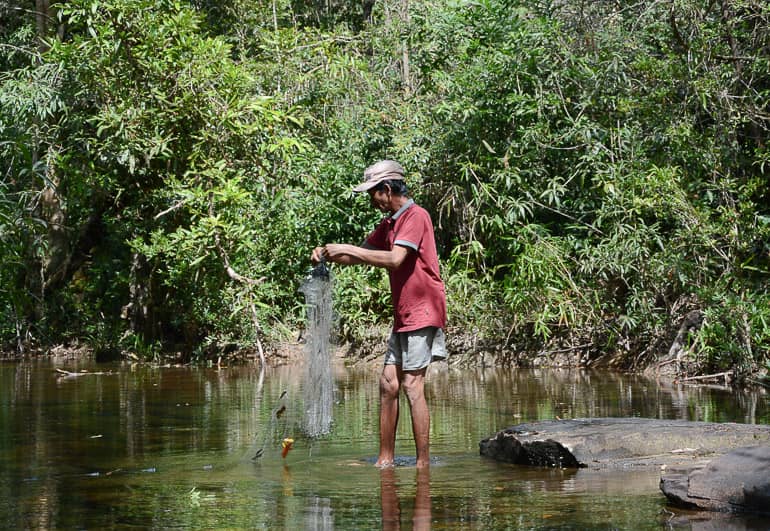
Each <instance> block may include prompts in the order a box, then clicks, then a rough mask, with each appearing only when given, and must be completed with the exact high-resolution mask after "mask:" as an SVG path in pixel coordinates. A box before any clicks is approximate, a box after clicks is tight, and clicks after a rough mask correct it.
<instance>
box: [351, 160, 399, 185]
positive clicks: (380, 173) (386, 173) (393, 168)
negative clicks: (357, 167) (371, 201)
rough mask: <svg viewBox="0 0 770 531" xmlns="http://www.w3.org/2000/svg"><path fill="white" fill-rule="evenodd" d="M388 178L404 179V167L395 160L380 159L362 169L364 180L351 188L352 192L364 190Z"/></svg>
mask: <svg viewBox="0 0 770 531" xmlns="http://www.w3.org/2000/svg"><path fill="white" fill-rule="evenodd" d="M390 179H398V180H401V181H403V180H404V168H403V167H402V166H401V164H399V163H398V162H396V161H395V160H381V161H380V162H377V163H375V164H372V165H371V166H369V167H368V168H366V170H364V182H362V183H361V184H359V185H358V186H356V187H355V188H353V191H354V192H366V191H367V190H370V189H372V188H374V187H375V186H377V185H378V184H380V183H381V182H382V181H388V180H390Z"/></svg>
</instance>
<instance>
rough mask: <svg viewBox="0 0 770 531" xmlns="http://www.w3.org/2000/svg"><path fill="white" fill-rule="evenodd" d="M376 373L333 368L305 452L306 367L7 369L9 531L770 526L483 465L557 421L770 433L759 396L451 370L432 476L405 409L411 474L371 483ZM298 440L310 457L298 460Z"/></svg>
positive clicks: (560, 477)
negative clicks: (731, 425) (321, 422)
mask: <svg viewBox="0 0 770 531" xmlns="http://www.w3.org/2000/svg"><path fill="white" fill-rule="evenodd" d="M56 368H60V369H65V370H67V371H71V372H78V371H82V370H87V371H90V373H92V374H88V375H83V376H66V375H62V374H59V373H57V372H55V369H56ZM378 370H379V368H378V367H372V366H366V367H355V366H354V367H344V366H342V365H340V366H338V367H336V369H335V371H334V380H335V395H334V406H333V424H332V431H331V433H330V434H328V435H325V436H321V437H317V438H313V439H308V438H306V437H304V436H303V434H302V426H303V409H304V405H303V403H302V400H303V393H302V385H303V382H302V379H303V371H302V370H301V368H299V367H296V366H282V367H273V368H268V369H266V370H265V371H260V369H259V367H258V366H257V367H255V366H247V367H244V366H239V367H228V368H220V369H217V368H193V367H150V366H147V365H131V364H108V365H104V364H99V365H96V364H93V363H91V362H87V361H75V360H69V361H67V360H64V361H59V362H54V361H51V360H45V361H42V360H38V361H22V362H0V522H2V525H3V527H4V528H8V529H41V528H42V529H51V528H63V529H72V528H77V529H100V528H142V529H148V528H159V529H160V528H162V529H167V528H198V529H199V528H206V529H217V528H231V529H233V528H235V529H238V528H249V529H260V528H261V529H292V530H293V529H400V528H403V529H428V528H432V529H671V528H675V529H725V528H732V529H770V519H763V518H748V517H740V516H732V517H723V516H720V517H715V518H709V519H706V520H703V519H701V518H700V517H698V516H697V515H693V514H688V513H687V512H683V511H677V510H673V509H671V508H670V507H668V506H667V504H666V500H665V497H664V496H663V495H662V494H661V492H660V491H659V489H658V481H659V478H660V471H659V470H593V469H591V468H590V467H589V468H587V469H580V470H551V469H536V468H526V467H517V466H513V465H508V464H501V463H497V462H493V461H490V460H488V459H486V458H483V457H480V456H479V451H478V443H479V440H480V439H482V438H484V437H487V436H490V435H492V434H494V433H495V432H496V431H498V430H499V429H502V428H504V427H506V426H510V425H513V424H518V423H521V422H530V421H535V420H543V419H553V418H556V417H559V418H579V417H628V416H638V417H649V418H659V419H685V420H702V421H711V422H740V423H759V424H768V423H770V400H769V398H768V393H767V392H766V391H765V390H764V389H762V388H760V389H755V390H750V391H735V390H732V389H729V388H726V387H721V386H704V385H689V386H685V385H672V384H662V383H659V382H656V381H654V380H649V379H645V378H642V377H639V376H633V375H623V374H618V373H612V372H592V371H582V370H580V371H578V370H515V369H500V368H497V369H484V370H482V369H479V370H469V369H455V368H451V367H448V366H447V365H446V364H438V365H435V366H432V367H431V369H430V373H429V375H428V380H427V382H428V383H427V388H426V394H427V398H428V401H429V405H430V409H431V415H432V418H431V421H432V423H431V453H432V465H431V467H430V469H429V470H426V471H418V470H417V469H415V468H414V467H413V466H409V458H410V457H412V456H413V454H414V451H413V445H412V440H411V426H410V423H409V414H408V407H407V406H406V405H405V404H403V403H402V408H403V409H402V415H401V420H400V423H399V427H398V434H397V447H396V450H397V455H398V456H399V457H400V459H401V460H402V461H403V462H404V463H406V464H405V465H404V466H398V467H396V468H395V469H390V470H384V471H381V470H379V469H377V468H375V467H374V466H372V462H373V460H374V458H375V456H376V452H377V412H378V398H377V379H378ZM282 394H284V397H283V398H281V396H282ZM281 407H285V410H284V411H281ZM279 411H281V413H280V414H279ZM284 438H293V439H294V440H295V442H294V445H293V447H292V448H291V449H290V451H289V452H288V454H287V455H286V457H285V458H284V457H282V456H281V441H282V440H283V439H284ZM260 450H261V452H259V451H260ZM257 453H260V454H261V456H260V457H258V458H256V459H254V457H255V455H256V454H257Z"/></svg>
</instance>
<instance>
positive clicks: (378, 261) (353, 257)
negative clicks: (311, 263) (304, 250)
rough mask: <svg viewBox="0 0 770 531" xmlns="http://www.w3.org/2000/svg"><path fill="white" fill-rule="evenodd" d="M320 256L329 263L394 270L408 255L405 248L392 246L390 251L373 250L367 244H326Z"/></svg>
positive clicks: (407, 250)
mask: <svg viewBox="0 0 770 531" xmlns="http://www.w3.org/2000/svg"><path fill="white" fill-rule="evenodd" d="M320 254H321V256H323V258H325V259H326V260H328V261H329V262H335V263H338V264H345V265H354V264H367V265H370V266H375V267H384V268H385V269H389V270H391V271H392V270H394V269H398V268H399V266H401V264H402V263H403V262H404V259H405V258H406V257H407V255H408V254H409V249H408V248H407V247H402V246H401V245H394V246H393V249H392V250H391V251H382V250H380V249H375V248H374V247H372V246H371V245H369V244H368V243H364V244H362V245H360V246H358V245H349V244H345V243H328V244H326V245H324V246H323V247H322V251H321V253H320Z"/></svg>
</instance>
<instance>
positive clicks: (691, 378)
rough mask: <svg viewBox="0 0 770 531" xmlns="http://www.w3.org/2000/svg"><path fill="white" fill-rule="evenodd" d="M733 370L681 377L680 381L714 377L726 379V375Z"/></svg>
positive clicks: (730, 373)
mask: <svg viewBox="0 0 770 531" xmlns="http://www.w3.org/2000/svg"><path fill="white" fill-rule="evenodd" d="M732 374H733V371H725V372H718V373H716V374H704V375H702V376H688V377H687V378H681V379H680V380H679V381H681V382H692V381H694V380H714V379H716V378H724V379H725V380H727V377H728V376H731V375H732Z"/></svg>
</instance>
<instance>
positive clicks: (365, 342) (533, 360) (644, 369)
mask: <svg viewBox="0 0 770 531" xmlns="http://www.w3.org/2000/svg"><path fill="white" fill-rule="evenodd" d="M388 333H389V330H388V329H387V328H386V327H373V328H371V329H370V330H368V331H366V333H364V334H361V335H360V336H359V338H358V339H357V340H356V341H351V342H344V343H341V342H339V341H337V342H336V344H335V346H334V348H333V356H334V358H335V359H337V360H338V361H339V362H341V363H344V364H347V365H366V364H369V363H374V364H376V363H379V360H380V358H381V357H382V355H383V353H384V348H385V344H386V338H387V335H388ZM296 337H297V338H298V339H295V340H286V341H278V342H269V343H265V344H263V345H261V347H260V348H262V354H263V355H264V359H265V363H266V365H268V366H281V365H291V364H296V363H301V362H302V360H303V359H304V356H305V348H306V347H305V342H304V340H303V337H302V334H301V333H298V334H297V335H296ZM447 350H448V351H449V354H450V356H449V360H448V362H449V364H450V365H451V366H453V367H458V368H468V369H470V368H482V369H484V368H491V367H501V368H553V369H608V370H615V371H620V372H625V373H631V374H642V375H645V376H647V377H650V378H656V379H661V380H664V381H668V382H674V383H678V382H681V383H689V384H719V385H725V386H735V385H738V386H743V385H757V386H764V387H766V388H770V375H769V372H770V371H769V370H768V367H767V366H765V367H759V366H758V367H754V368H752V369H751V370H748V371H747V370H746V369H742V370H740V371H738V370H735V369H734V368H726V369H724V370H719V371H715V372H702V371H699V370H698V369H699V367H698V365H697V364H696V363H694V362H692V361H690V360H689V359H688V358H687V357H686V356H684V357H683V356H681V355H679V353H678V352H674V351H673V349H669V350H668V352H660V353H658V354H657V355H651V356H649V359H648V360H647V361H646V362H644V363H640V360H639V359H638V358H636V359H633V358H632V357H631V356H630V355H629V354H628V353H626V352H620V351H615V352H606V351H601V350H599V349H598V348H597V347H596V346H594V345H591V344H578V345H569V344H564V343H559V342H558V341H552V342H551V343H550V344H549V345H547V346H544V347H542V348H539V349H531V348H530V349H523V348H518V347H517V345H515V344H511V343H506V342H505V341H503V340H500V339H491V338H485V337H480V336H479V335H478V334H474V333H467V332H464V331H461V330H452V329H451V328H450V329H449V330H448V333H447ZM672 352H674V353H673V354H672ZM40 357H49V358H51V359H53V360H60V361H68V360H70V361H71V360H79V359H82V360H88V359H95V361H97V362H98V361H119V360H127V361H132V362H137V363H141V362H149V363H154V364H162V365H219V366H222V365H233V364H250V363H255V364H260V363H261V356H260V352H259V348H257V347H249V348H240V347H236V346H231V347H227V348H223V349H221V350H220V351H212V352H208V353H206V354H205V355H203V356H200V357H198V358H194V357H192V356H191V355H190V354H189V353H185V352H182V351H167V352H164V353H161V354H159V355H158V356H156V357H154V358H151V359H147V358H143V357H141V356H139V355H137V354H136V353H134V352H131V351H123V352H117V351H115V352H114V353H113V357H111V358H109V359H99V355H98V353H96V352H95V350H94V349H93V348H92V347H91V346H89V345H88V344H86V343H84V342H72V343H69V344H57V345H53V346H50V347H40V346H36V347H27V348H25V350H24V352H22V353H19V352H16V351H12V350H8V349H6V350H4V351H2V352H0V360H6V361H13V360H21V359H27V358H40Z"/></svg>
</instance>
